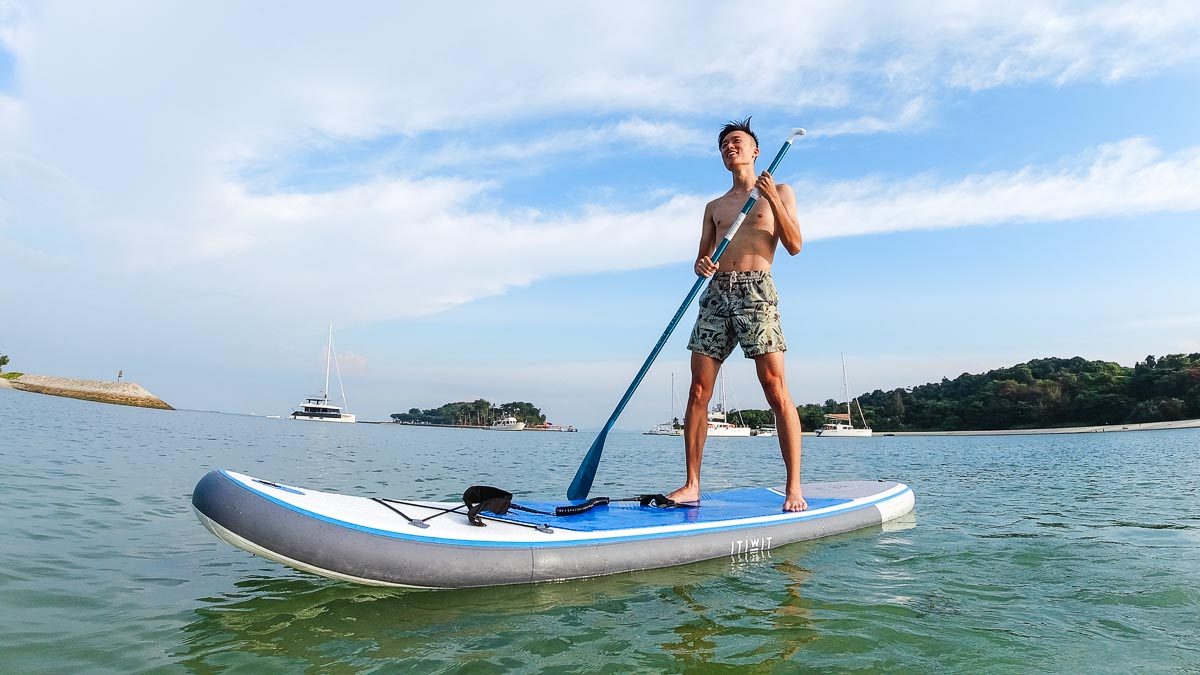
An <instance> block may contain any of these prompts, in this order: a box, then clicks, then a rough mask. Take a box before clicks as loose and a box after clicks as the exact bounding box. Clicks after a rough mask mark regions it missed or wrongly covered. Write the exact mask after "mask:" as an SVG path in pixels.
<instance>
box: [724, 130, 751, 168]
mask: <svg viewBox="0 0 1200 675" xmlns="http://www.w3.org/2000/svg"><path fill="white" fill-rule="evenodd" d="M720 150H721V160H722V161H723V162H725V168H726V169H730V170H732V169H733V167H735V166H737V165H740V164H753V163H754V160H755V159H756V158H757V157H758V144H757V143H755V142H754V139H753V138H751V137H750V134H748V133H746V132H744V131H731V132H729V133H728V134H727V135H726V136H725V138H724V140H722V141H721V146H720Z"/></svg>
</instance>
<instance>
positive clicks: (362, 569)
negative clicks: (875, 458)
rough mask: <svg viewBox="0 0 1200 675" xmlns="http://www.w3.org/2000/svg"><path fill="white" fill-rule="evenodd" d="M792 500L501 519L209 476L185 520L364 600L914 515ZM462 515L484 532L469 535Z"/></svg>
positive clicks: (867, 495) (820, 499)
mask: <svg viewBox="0 0 1200 675" xmlns="http://www.w3.org/2000/svg"><path fill="white" fill-rule="evenodd" d="M505 494H507V493H505ZM804 496H805V499H806V500H807V501H808V507H809V508H808V510H807V511H803V512H799V513H786V512H784V511H782V510H781V509H782V508H783V501H784V495H783V493H782V492H781V491H779V490H775V489H771V488H750V489H739V490H728V491H723V492H713V493H705V494H704V495H703V496H702V498H701V500H700V502H699V504H698V505H675V506H668V507H662V506H654V505H653V504H650V505H646V506H642V505H641V504H640V503H639V502H637V501H633V502H630V503H626V502H617V501H614V502H611V503H608V504H602V505H598V506H594V507H593V508H590V509H588V510H586V511H584V512H583V513H579V514H577V515H564V516H556V515H554V512H555V510H556V508H557V509H558V510H559V511H564V510H567V511H569V510H572V509H570V508H569V507H568V508H566V509H564V508H563V505H562V503H561V502H559V503H557V504H553V503H548V502H526V501H523V500H522V501H521V502H520V506H514V508H513V510H509V511H507V513H504V514H497V513H494V512H489V511H488V510H486V509H487V504H486V503H485V504H484V505H483V506H484V510H482V511H478V512H477V513H475V514H468V513H467V511H468V506H467V505H466V504H462V503H447V502H426V501H407V500H394V499H383V498H368V497H354V496H348V495H340V494H332V493H328V492H319V491H317V490H310V489H307V488H298V487H291V486H288V485H281V484H279V483H274V482H271V481H266V480H261V479H258V478H254V477H251V476H247V475H244V474H240V473H234V472H232V471H212V472H210V473H208V474H207V475H206V476H204V478H202V479H201V480H200V482H199V483H198V484H197V485H196V489H195V491H194V492H193V494H192V506H193V508H194V509H195V512H196V516H197V517H198V518H199V519H200V522H201V523H203V524H204V526H205V527H206V528H208V529H209V530H210V531H211V532H212V533H213V534H215V535H217V536H218V537H220V538H221V539H223V540H225V541H227V542H229V543H230V544H233V545H234V546H236V547H238V548H241V549H245V550H246V551H249V552H251V553H254V554H256V555H260V556H262V557H264V558H267V559H269V560H274V561H276V562H280V563H283V564H285V565H289V566H291V567H294V568H296V569H299V570H303V571H305V572H312V573H314V574H319V575H322V576H326V577H330V578H333V579H340V580H343V581H351V582H355V583H361V584H370V585H375V586H408V587H416V588H465V587H475V586H498V585H506V584H526V583H534V582H541V581H558V580H565V579H579V578H583V577H593V576H600V575H606V574H616V573H620V572H631V571H635V570H645V569H653V568H658V567H669V566H672V565H680V564H683V563H689V562H695V561H699V560H708V559H712V558H720V557H722V556H739V555H743V554H746V553H754V552H765V551H769V550H771V549H773V548H777V547H779V546H782V545H784V544H790V543H793V542H797V541H803V540H807V539H816V538H819V537H827V536H830V535H834V534H840V533H843V532H849V531H851V530H856V529H859V528H863V527H869V526H872V525H879V524H881V523H883V522H886V521H889V520H892V519H894V518H898V517H900V516H902V515H904V514H906V513H908V512H910V511H912V509H913V503H914V497H913V493H912V490H910V489H909V487H908V486H907V485H904V484H903V483H895V482H887V481H848V482H837V483H810V484H807V485H805V486H804ZM643 501H647V500H643ZM579 503H580V502H571V503H570V504H579ZM518 508H524V509H526V510H516V509H518ZM497 510H503V509H497ZM530 510H533V511H541V512H543V513H535V512H530ZM469 515H471V516H472V518H474V519H478V520H479V522H482V523H484V524H485V525H486V526H478V525H472V524H471V519H472V518H469V517H468V516H469Z"/></svg>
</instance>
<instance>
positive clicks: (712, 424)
mask: <svg viewBox="0 0 1200 675" xmlns="http://www.w3.org/2000/svg"><path fill="white" fill-rule="evenodd" d="M727 411H728V408H726V407H725V371H724V370H722V371H721V402H720V403H718V404H717V405H716V406H714V407H713V409H712V410H711V411H710V412H709V413H708V437H709V438H713V437H731V438H749V437H750V433H751V430H750V427H748V426H746V425H745V424H743V425H741V426H738V425H736V424H733V423H732V422H730V421H729V420H727V419H726V414H727Z"/></svg>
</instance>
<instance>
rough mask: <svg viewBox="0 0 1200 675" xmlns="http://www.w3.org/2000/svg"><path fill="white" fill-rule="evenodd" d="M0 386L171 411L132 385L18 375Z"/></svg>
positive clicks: (136, 385)
mask: <svg viewBox="0 0 1200 675" xmlns="http://www.w3.org/2000/svg"><path fill="white" fill-rule="evenodd" d="M0 382H3V384H0V387H4V388H7V389H16V390H17V391H26V392H30V393H33V394H45V395H46V396H59V397H62V398H75V399H80V400H83V401H92V402H94V403H111V404H113V405H127V406H133V407H136V408H154V409H157V410H174V409H175V408H173V407H171V406H170V405H168V404H167V402H166V401H164V400H162V399H161V398H159V397H157V396H155V395H154V394H151V393H150V392H148V391H146V389H144V388H143V387H142V386H141V385H139V384H137V383H135V382H102V381H99V380H73V379H69V378H65V377H50V376H48V375H21V376H20V377H17V378H13V379H11V380H10V379H8V378H0Z"/></svg>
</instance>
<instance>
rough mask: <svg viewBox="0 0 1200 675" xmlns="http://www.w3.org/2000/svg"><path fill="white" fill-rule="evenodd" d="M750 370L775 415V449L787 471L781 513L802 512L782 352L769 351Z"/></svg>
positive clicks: (793, 415) (796, 435)
mask: <svg viewBox="0 0 1200 675" xmlns="http://www.w3.org/2000/svg"><path fill="white" fill-rule="evenodd" d="M754 368H755V370H756V371H758V381H759V382H760V383H761V384H762V388H763V394H764V395H765V396H766V397H767V404H768V405H770V406H771V410H773V411H774V412H775V424H776V426H777V428H778V429H779V450H780V452H782V453H783V466H784V467H785V468H786V470H787V497H786V498H785V499H784V502H783V510H784V511H803V510H805V509H807V508H808V503H807V502H805V501H804V495H803V491H802V489H801V487H800V439H801V436H800V415H799V414H797V412H796V404H795V403H793V402H792V394H791V392H789V391H788V386H787V378H786V376H785V375H784V368H783V352H771V353H769V354H762V355H761V356H756V357H754Z"/></svg>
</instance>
